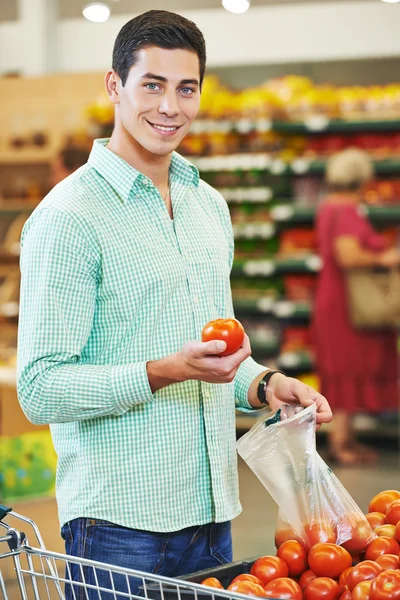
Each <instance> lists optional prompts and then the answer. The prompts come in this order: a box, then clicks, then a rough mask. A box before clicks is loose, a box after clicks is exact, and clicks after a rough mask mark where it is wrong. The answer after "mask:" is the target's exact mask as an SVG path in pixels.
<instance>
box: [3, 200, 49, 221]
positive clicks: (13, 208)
mask: <svg viewBox="0 0 400 600" xmlns="http://www.w3.org/2000/svg"><path fill="white" fill-rule="evenodd" d="M39 202H40V200H38V201H37V202H36V203H33V202H29V203H28V202H25V203H23V202H16V203H13V204H12V203H11V201H10V202H9V203H7V204H2V203H1V202H0V217H3V216H8V215H11V216H12V215H20V214H21V213H24V212H26V213H31V212H32V211H33V210H34V209H35V208H36V206H37V205H38V204H39Z"/></svg>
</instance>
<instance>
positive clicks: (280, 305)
mask: <svg viewBox="0 0 400 600" xmlns="http://www.w3.org/2000/svg"><path fill="white" fill-rule="evenodd" d="M295 310H296V306H295V304H294V303H293V302H291V301H290V300H280V301H279V302H276V303H275V304H274V308H273V312H274V314H275V315H276V316H277V317H281V318H288V317H291V316H293V314H294V312H295Z"/></svg>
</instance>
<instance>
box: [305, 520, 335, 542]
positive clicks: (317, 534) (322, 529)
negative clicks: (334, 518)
mask: <svg viewBox="0 0 400 600" xmlns="http://www.w3.org/2000/svg"><path fill="white" fill-rule="evenodd" d="M304 531H305V534H306V536H307V540H308V545H309V548H312V546H315V544H318V543H322V544H334V543H335V542H336V533H335V531H334V530H333V528H332V527H331V525H329V523H322V522H316V523H309V524H308V525H305V526H304Z"/></svg>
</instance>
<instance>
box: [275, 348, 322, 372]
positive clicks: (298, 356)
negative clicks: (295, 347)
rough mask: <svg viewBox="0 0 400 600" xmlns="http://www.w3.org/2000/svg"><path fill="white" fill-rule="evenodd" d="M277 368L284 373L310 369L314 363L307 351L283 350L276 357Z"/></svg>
mask: <svg viewBox="0 0 400 600" xmlns="http://www.w3.org/2000/svg"><path fill="white" fill-rule="evenodd" d="M276 360H277V364H278V368H279V369H281V370H282V371H285V373H300V372H304V371H307V372H308V371H312V369H313V367H314V364H313V361H312V359H311V356H310V355H309V354H308V353H307V352H284V353H282V354H280V355H279V356H278V357H277V359H276Z"/></svg>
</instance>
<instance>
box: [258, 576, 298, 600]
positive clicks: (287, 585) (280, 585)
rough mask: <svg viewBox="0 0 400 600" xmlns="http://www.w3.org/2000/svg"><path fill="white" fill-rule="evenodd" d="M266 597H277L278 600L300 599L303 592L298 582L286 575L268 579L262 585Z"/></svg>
mask: <svg viewBox="0 0 400 600" xmlns="http://www.w3.org/2000/svg"><path fill="white" fill-rule="evenodd" d="M264 591H265V594H266V596H267V598H277V599H278V598H279V600H281V599H282V600H302V598H303V592H302V591H301V587H300V586H299V584H298V583H296V582H295V581H293V579H289V578H288V577H280V578H279V579H274V580H273V581H270V582H269V583H268V584H267V585H266V586H265V587H264Z"/></svg>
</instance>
